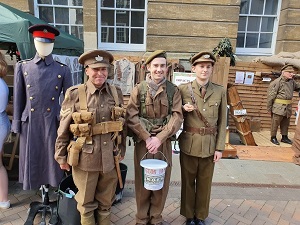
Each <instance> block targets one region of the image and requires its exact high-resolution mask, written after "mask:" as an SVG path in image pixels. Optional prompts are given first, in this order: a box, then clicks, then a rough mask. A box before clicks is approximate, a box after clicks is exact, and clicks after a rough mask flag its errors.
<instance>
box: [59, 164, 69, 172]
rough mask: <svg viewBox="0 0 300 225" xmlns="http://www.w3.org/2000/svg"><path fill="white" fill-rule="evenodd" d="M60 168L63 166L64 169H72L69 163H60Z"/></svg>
mask: <svg viewBox="0 0 300 225" xmlns="http://www.w3.org/2000/svg"><path fill="white" fill-rule="evenodd" d="M60 168H61V169H62V170H66V171H70V165H69V164H68V163H65V164H61V165H60Z"/></svg>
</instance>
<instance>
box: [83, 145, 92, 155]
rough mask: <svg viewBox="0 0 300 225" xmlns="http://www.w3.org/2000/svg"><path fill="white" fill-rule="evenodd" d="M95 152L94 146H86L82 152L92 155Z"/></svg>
mask: <svg viewBox="0 0 300 225" xmlns="http://www.w3.org/2000/svg"><path fill="white" fill-rule="evenodd" d="M93 150H94V145H87V144H84V145H83V146H82V152H84V153H88V154H91V153H93Z"/></svg>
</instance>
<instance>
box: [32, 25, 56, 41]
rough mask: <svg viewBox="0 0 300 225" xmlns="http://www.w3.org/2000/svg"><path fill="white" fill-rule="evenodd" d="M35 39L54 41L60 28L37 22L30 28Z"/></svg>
mask: <svg viewBox="0 0 300 225" xmlns="http://www.w3.org/2000/svg"><path fill="white" fill-rule="evenodd" d="M28 31H29V32H30V33H32V36H33V38H34V39H35V40H37V41H40V42H45V43H53V42H54V40H55V37H56V36H58V35H59V34H60V32H59V30H57V29H56V28H54V27H52V26H50V25H48V24H36V25H33V26H31V27H29V28H28Z"/></svg>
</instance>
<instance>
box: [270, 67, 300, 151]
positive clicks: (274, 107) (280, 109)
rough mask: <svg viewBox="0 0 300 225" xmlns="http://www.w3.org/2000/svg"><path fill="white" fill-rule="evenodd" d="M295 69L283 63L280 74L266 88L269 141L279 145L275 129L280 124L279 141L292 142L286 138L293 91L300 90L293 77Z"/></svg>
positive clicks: (299, 84)
mask: <svg viewBox="0 0 300 225" xmlns="http://www.w3.org/2000/svg"><path fill="white" fill-rule="evenodd" d="M296 71H297V69H296V68H295V67H294V66H293V65H290V64H288V65H285V66H283V67H282V69H281V76H280V77H278V78H277V79H275V80H274V81H272V82H271V83H270V86H269V88H268V98H267V111H268V113H269V114H271V142H272V143H273V144H275V145H279V142H278V140H277V137H276V135H277V130H278V126H280V131H281V135H282V138H281V142H283V143H287V144H292V141H291V140H290V139H289V138H288V128H289V125H290V118H291V115H292V98H293V92H294V91H299V90H300V83H298V82H296V81H295V80H294V79H293V78H294V76H295V74H296Z"/></svg>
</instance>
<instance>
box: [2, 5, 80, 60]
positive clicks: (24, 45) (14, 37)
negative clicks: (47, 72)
mask: <svg viewBox="0 0 300 225" xmlns="http://www.w3.org/2000/svg"><path fill="white" fill-rule="evenodd" d="M34 24H47V23H46V22H45V21H43V20H40V19H38V18H36V17H34V16H33V15H30V14H27V13H24V12H22V11H20V10H17V9H15V8H12V7H10V6H8V5H5V4H3V3H0V49H1V48H2V49H7V47H8V46H9V44H10V43H15V44H16V45H17V48H18V51H19V52H20V55H21V59H28V58H32V57H33V56H34V55H35V52H36V50H35V47H34V44H33V38H32V35H31V34H30V33H29V32H28V27H30V26H32V25H34ZM83 51H84V49H83V41H81V40H80V39H78V38H76V37H75V36H73V35H70V34H68V33H66V32H63V31H60V35H59V36H58V37H56V38H55V42H54V49H53V53H54V54H58V55H67V56H79V55H80V54H82V53H83Z"/></svg>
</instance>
